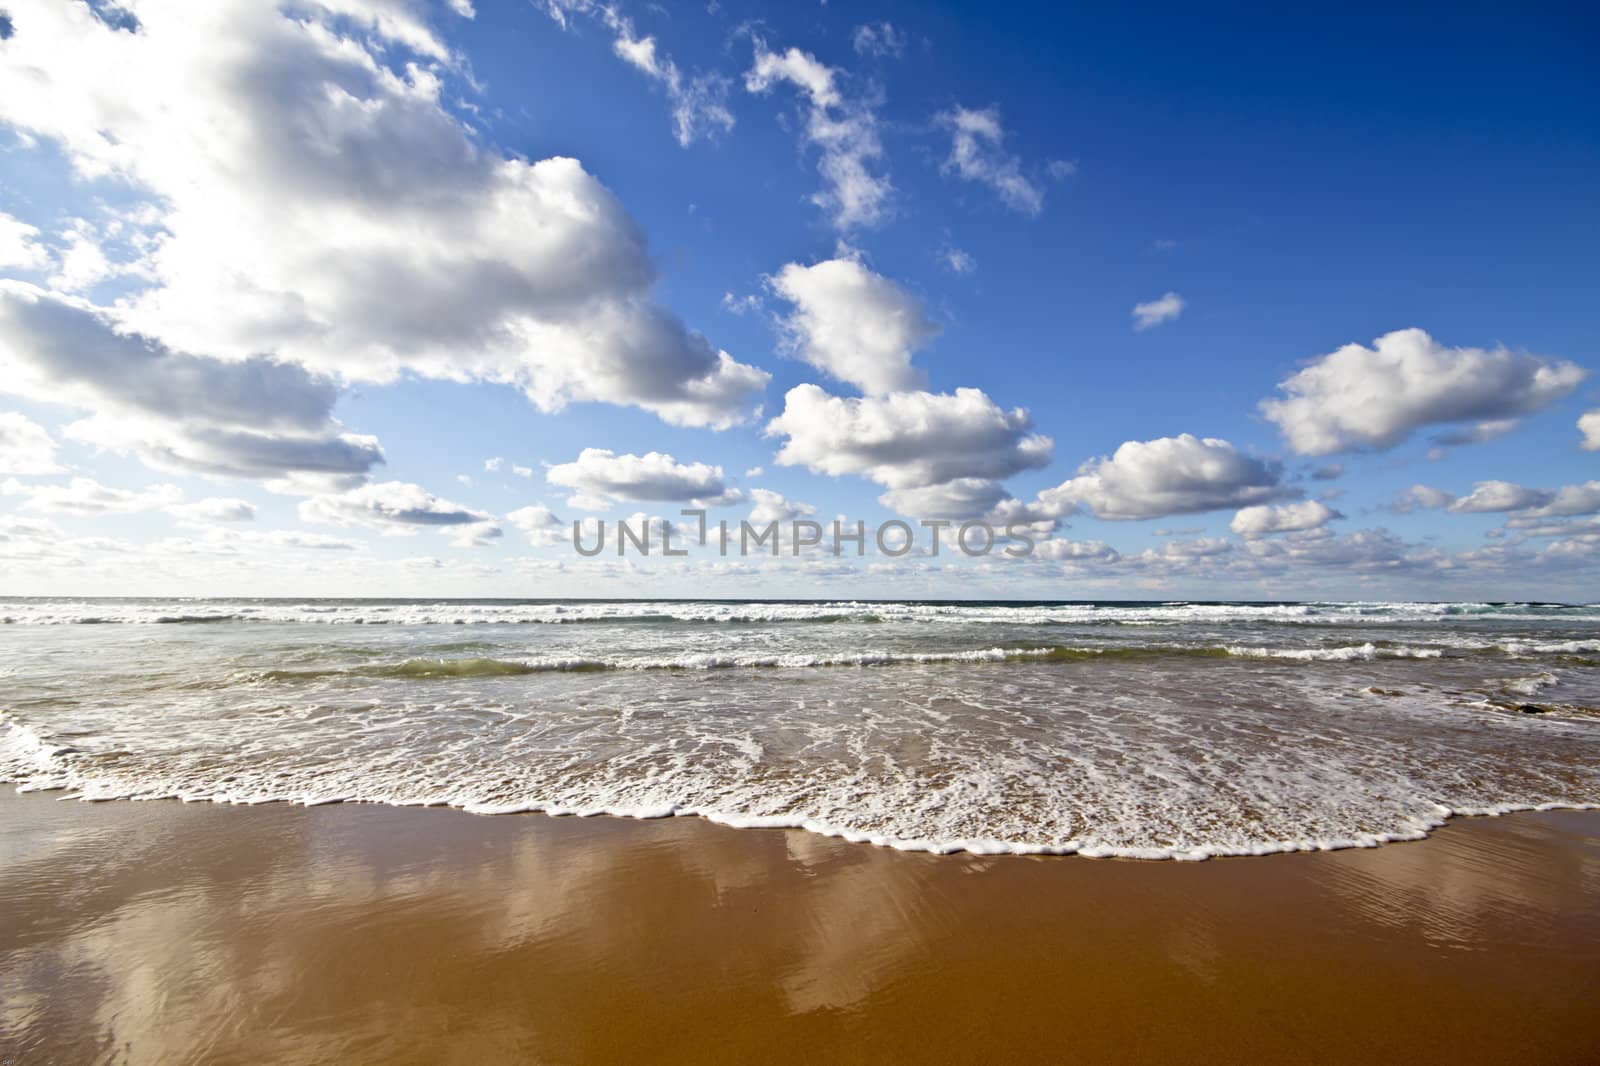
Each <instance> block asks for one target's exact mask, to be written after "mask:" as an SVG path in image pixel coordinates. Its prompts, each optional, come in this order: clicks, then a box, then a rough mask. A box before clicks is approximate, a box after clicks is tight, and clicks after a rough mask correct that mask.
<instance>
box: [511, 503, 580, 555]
mask: <svg viewBox="0 0 1600 1066" xmlns="http://www.w3.org/2000/svg"><path fill="white" fill-rule="evenodd" d="M506 521H507V522H510V523H511V524H512V525H513V526H515V527H516V528H517V529H520V530H521V531H522V532H523V533H525V534H527V536H528V542H529V543H530V544H534V545H541V546H542V545H548V544H557V543H560V541H561V540H562V538H563V537H564V536H565V535H566V525H565V523H563V522H562V521H561V519H559V518H557V517H556V515H555V512H553V511H551V510H550V508H548V507H546V506H544V505H543V504H534V505H531V506H528V507H519V508H517V509H516V510H515V511H512V512H511V513H510V514H508V515H506Z"/></svg>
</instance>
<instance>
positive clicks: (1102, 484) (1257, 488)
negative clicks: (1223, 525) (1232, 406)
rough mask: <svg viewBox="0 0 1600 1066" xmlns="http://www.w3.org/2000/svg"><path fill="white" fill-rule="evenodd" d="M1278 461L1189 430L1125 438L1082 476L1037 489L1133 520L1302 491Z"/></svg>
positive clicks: (1050, 500) (1053, 501)
mask: <svg viewBox="0 0 1600 1066" xmlns="http://www.w3.org/2000/svg"><path fill="white" fill-rule="evenodd" d="M1282 474H1283V471H1282V468H1281V466H1280V465H1279V464H1278V463H1275V462H1268V461H1266V460H1263V459H1256V458H1252V457H1251V456H1248V455H1244V454H1243V453H1241V452H1240V451H1239V450H1238V449H1236V448H1235V447H1234V446H1233V445H1232V444H1230V443H1228V442H1227V441H1225V440H1218V439H1216V438H1214V437H1207V438H1205V439H1203V440H1202V439H1201V438H1199V437H1195V436H1192V435H1191V434H1188V433H1185V434H1182V435H1181V436H1177V437H1159V438H1157V439H1155V440H1148V441H1133V440H1131V441H1127V442H1125V443H1124V444H1122V445H1121V446H1120V447H1118V448H1117V450H1116V452H1115V453H1114V454H1112V455H1111V456H1110V457H1109V458H1107V457H1105V456H1102V457H1100V458H1098V459H1090V460H1089V461H1087V462H1085V463H1084V464H1083V465H1082V466H1080V467H1079V468H1078V476H1077V477H1074V478H1071V479H1070V480H1068V481H1065V482H1062V483H1061V484H1060V485H1058V486H1056V487H1055V488H1053V489H1046V490H1045V491H1043V492H1041V493H1040V494H1039V499H1040V502H1041V503H1042V504H1043V505H1044V506H1045V507H1046V508H1048V509H1050V510H1052V511H1053V512H1054V513H1055V514H1058V515H1064V514H1070V513H1071V512H1072V511H1073V510H1075V509H1077V507H1079V506H1080V505H1083V506H1087V507H1088V508H1089V509H1090V510H1091V511H1093V512H1094V515H1095V517H1096V518H1105V519H1114V520H1129V519H1141V518H1164V517H1166V516H1167V515H1176V514H1199V513H1201V512H1205V511H1219V510H1224V509H1227V508H1240V507H1249V506H1252V505H1255V504H1261V503H1268V502H1271V501H1273V500H1279V499H1284V498H1286V497H1289V496H1294V495H1297V494H1298V493H1297V492H1296V490H1293V489H1290V488H1288V487H1286V486H1285V485H1284V484H1283V483H1282Z"/></svg>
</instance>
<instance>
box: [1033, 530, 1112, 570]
mask: <svg viewBox="0 0 1600 1066" xmlns="http://www.w3.org/2000/svg"><path fill="white" fill-rule="evenodd" d="M1033 557H1034V558H1036V559H1044V560H1048V561H1050V562H1058V563H1069V564H1079V565H1081V564H1084V563H1101V564H1106V563H1115V562H1117V561H1118V560H1119V559H1121V558H1122V555H1121V553H1119V552H1118V551H1117V550H1116V549H1115V548H1113V547H1112V546H1111V545H1109V544H1107V543H1106V542H1105V541H1103V540H1057V539H1055V538H1053V537H1052V538H1051V539H1049V540H1044V541H1040V542H1039V543H1038V544H1037V545H1035V546H1034V549H1033Z"/></svg>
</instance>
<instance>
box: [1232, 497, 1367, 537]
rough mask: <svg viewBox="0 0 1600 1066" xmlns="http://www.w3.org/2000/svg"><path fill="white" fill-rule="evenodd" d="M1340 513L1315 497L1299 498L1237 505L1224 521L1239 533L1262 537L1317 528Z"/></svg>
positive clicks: (1240, 534) (1242, 535)
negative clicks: (1270, 502)
mask: <svg viewBox="0 0 1600 1066" xmlns="http://www.w3.org/2000/svg"><path fill="white" fill-rule="evenodd" d="M1343 517H1344V516H1343V515H1341V514H1340V513H1339V512H1338V511H1335V510H1334V509H1333V508H1331V507H1329V506H1328V505H1326V504H1324V503H1320V502H1318V501H1316V500H1302V501H1301V502H1299V503H1286V504H1282V505H1280V506H1277V507H1273V506H1269V505H1267V504H1257V505H1256V506H1254V507H1245V508H1243V509H1241V510H1240V511H1239V513H1238V514H1235V515H1234V516H1233V521H1232V522H1230V523H1228V528H1229V529H1231V530H1233V531H1234V532H1235V533H1237V534H1239V536H1241V537H1262V536H1266V535H1267V534H1269V533H1299V532H1303V531H1305V530H1308V529H1321V528H1322V527H1323V526H1325V525H1327V524H1328V523H1329V522H1330V521H1332V520H1333V519H1335V518H1343Z"/></svg>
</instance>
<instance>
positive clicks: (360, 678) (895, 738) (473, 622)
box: [0, 598, 1600, 859]
mask: <svg viewBox="0 0 1600 1066" xmlns="http://www.w3.org/2000/svg"><path fill="white" fill-rule="evenodd" d="M0 619H3V622H4V624H3V625H0V640H3V641H4V649H5V656H4V659H3V661H0V779H3V780H6V781H9V782H11V783H13V784H14V785H16V786H17V787H19V788H21V789H24V790H52V789H55V790H64V791H63V795H65V796H67V797H77V798H82V799H86V800H110V799H155V798H167V797H176V798H179V799H183V800H210V801H215V802H219V803H265V802H273V801H283V802H290V803H302V804H320V803H331V802H340V801H343V802H357V801H359V802H369V803H384V804H396V805H447V806H452V807H458V808H461V809H463V810H466V811H472V812H477V813H482V814H510V813H514V812H530V811H537V812H544V813H546V814H560V815H602V814H603V815H616V816H626V817H637V818H655V817H665V816H670V815H699V816H702V817H705V818H707V819H710V820H712V821H715V822H719V823H722V824H725V825H730V826H739V827H763V826H768V827H770V826H788V827H798V828H803V829H807V830H810V831H813V832H816V833H823V834H828V835H831V836H838V837H842V838H845V839H848V840H851V841H860V842H867V843H871V844H877V845H885V846H889V847H895V848H902V849H910V850H926V851H935V852H948V851H961V850H964V851H972V852H979V853H1024V854H1025V853H1047V854H1065V853H1077V854H1081V855H1088V856H1118V857H1127V858H1152V859H1154V858H1178V859H1201V858H1208V857H1211V856H1220V855H1256V854H1266V853H1271V852H1280V851H1295V850H1311V849H1328V848H1342V847H1356V846H1375V845H1379V844H1383V843H1386V842H1390V841H1399V840H1410V839H1416V838H1418V837H1421V836H1424V835H1426V834H1427V833H1428V832H1429V831H1430V830H1432V829H1434V828H1436V827H1438V826H1440V825H1442V824H1443V823H1444V822H1445V821H1446V820H1447V819H1448V818H1449V817H1451V816H1452V815H1465V814H1496V813H1503V812H1507V811H1512V810H1523V809H1549V808H1560V807H1567V808H1581V807H1593V806H1600V607H1597V606H1564V605H1553V604H1526V603H1522V604H1487V603H1480V604H1443V603H1199V602H1172V603H1145V602H1094V603H1091V602H1071V603H1061V602H1052V603H964V602H963V603H953V602H940V603H928V602H892V603H889V602H830V603H819V602H771V601H756V600H752V601H739V602H731V601H704V602H699V601H694V602H691V601H671V602H668V601H601V600H593V601H583V600H564V601H554V600H517V601H511V600H463V601H435V600H264V599H183V600H178V599H64V598H50V599H18V598H8V599H0Z"/></svg>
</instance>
